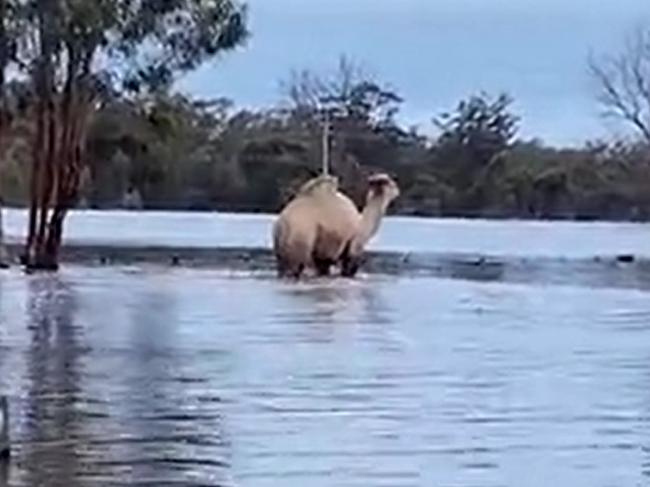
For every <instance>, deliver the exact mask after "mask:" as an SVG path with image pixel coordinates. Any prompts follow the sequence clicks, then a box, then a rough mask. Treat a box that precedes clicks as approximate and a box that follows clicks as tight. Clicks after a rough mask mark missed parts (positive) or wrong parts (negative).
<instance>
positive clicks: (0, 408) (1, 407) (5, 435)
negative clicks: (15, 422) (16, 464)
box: [0, 396, 11, 460]
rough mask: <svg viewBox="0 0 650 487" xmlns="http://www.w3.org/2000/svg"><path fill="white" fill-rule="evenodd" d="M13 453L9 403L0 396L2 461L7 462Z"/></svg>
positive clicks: (0, 457) (0, 446) (0, 448)
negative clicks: (10, 436)
mask: <svg viewBox="0 0 650 487" xmlns="http://www.w3.org/2000/svg"><path fill="white" fill-rule="evenodd" d="M10 453H11V447H10V445H9V403H8V402H7V398H6V397H4V396H0V460H7V459H8V458H9V455H10Z"/></svg>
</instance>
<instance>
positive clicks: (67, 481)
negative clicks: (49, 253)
mask: <svg viewBox="0 0 650 487" xmlns="http://www.w3.org/2000/svg"><path fill="white" fill-rule="evenodd" d="M649 298H650V294H649V293H647V292H644V291H640V290H622V289H608V288H605V289H593V288H587V287H579V286H572V287H566V286H530V285H514V284H504V283H501V282H498V281H495V282H473V281H467V280H447V279H432V278H404V277H402V278H398V277H391V276H366V277H362V278H361V279H358V280H356V281H343V280H335V281H322V280H316V281H309V282H304V283H300V284H290V283H284V282H279V281H277V280H275V279H273V278H272V277H271V276H260V277H255V276H252V275H250V274H248V273H232V272H224V271H214V270H197V269H164V268H152V267H148V268H146V269H140V268H137V267H132V268H119V267H118V268H87V267H77V266H72V267H66V268H65V269H64V270H63V271H62V272H61V273H60V274H59V275H52V276H49V275H34V276H24V275H23V274H21V273H20V272H19V271H18V270H10V271H8V272H6V273H3V274H0V323H2V325H1V326H0V390H1V391H3V392H5V393H6V394H8V395H9V396H10V399H11V406H12V416H13V418H14V421H13V424H12V437H13V438H14V441H15V451H14V460H13V463H12V465H11V467H10V469H9V471H8V472H6V475H7V476H8V479H7V481H10V482H11V484H10V485H17V486H35V485H48V486H62V487H63V486H70V487H76V486H91V485H92V486H94V485H212V486H220V485H223V486H230V485H246V486H249V485H253V486H267V485H269V486H270V485H283V486H303V485H309V486H332V485H337V486H348V485H349V486H356V485H358V486H361V485H373V486H383V485H386V486H387V485H390V486H411V485H412V486H416V485H418V486H419V485H454V486H462V487H469V486H478V485H480V486H522V485H523V486H540V487H541V486H546V485H548V482H549V481H552V482H554V483H556V484H557V485H572V486H577V487H582V486H584V487H593V486H609V485H612V486H613V485H615V486H636V485H644V484H645V483H646V482H647V481H648V472H649V471H650V469H649V468H648V465H650V457H649V456H648V451H649V450H648V449H649V448H650V443H649V440H648V438H649V433H650V431H649V428H648V419H649V418H650V395H648V384H649V382H648V380H649V378H650V354H648V349H647V343H650V299H649ZM1 484H2V482H0V485H1Z"/></svg>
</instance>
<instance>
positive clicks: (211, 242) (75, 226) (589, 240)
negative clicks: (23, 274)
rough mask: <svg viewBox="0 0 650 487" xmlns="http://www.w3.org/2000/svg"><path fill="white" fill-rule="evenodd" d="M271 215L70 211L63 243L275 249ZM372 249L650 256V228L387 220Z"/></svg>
mask: <svg viewBox="0 0 650 487" xmlns="http://www.w3.org/2000/svg"><path fill="white" fill-rule="evenodd" d="M273 220H274V216H273V215H264V214H260V215H251V214H229V213H213V212H204V213H203V212H201V213H199V212H153V211H152V212H129V211H90V210H88V211H73V212H71V214H70V216H69V217H68V219H67V220H66V226H65V232H64V238H65V240H66V241H74V242H76V243H88V244H114V245H126V246H150V245H154V246H166V247H176V246H180V247H185V246H186V247H199V248H206V247H208V248H210V247H219V246H226V247H228V246H233V247H270V246H271V227H272V224H273ZM5 227H6V233H7V236H8V238H9V240H17V239H24V236H25V229H26V228H27V214H26V212H25V211H24V210H15V209H8V210H5ZM369 248H370V249H371V250H388V251H400V252H428V253H470V254H474V253H482V254H488V255H493V256H506V257H512V256H518V257H547V258H548V257H552V258H558V257H562V258H585V257H586V258H591V257H594V256H612V255H619V254H634V255H637V256H644V257H650V224H643V223H608V222H589V223H577V222H553V221H523V220H498V221H496V220H465V219H436V218H404V217H388V218H386V219H385V220H384V222H383V224H382V226H381V228H380V230H379V233H378V234H377V235H376V236H375V238H373V240H372V241H371V242H370V245H369Z"/></svg>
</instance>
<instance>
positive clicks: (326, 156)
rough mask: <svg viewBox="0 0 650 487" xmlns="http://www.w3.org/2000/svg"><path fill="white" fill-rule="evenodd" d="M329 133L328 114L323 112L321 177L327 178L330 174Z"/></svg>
mask: <svg viewBox="0 0 650 487" xmlns="http://www.w3.org/2000/svg"><path fill="white" fill-rule="evenodd" d="M330 131H331V126H330V117H329V112H328V111H327V110H325V120H324V122H323V166H322V171H323V176H329V173H330Z"/></svg>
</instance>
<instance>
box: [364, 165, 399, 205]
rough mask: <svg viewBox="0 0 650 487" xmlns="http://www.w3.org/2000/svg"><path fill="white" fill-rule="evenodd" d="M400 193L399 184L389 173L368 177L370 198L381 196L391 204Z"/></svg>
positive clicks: (380, 197)
mask: <svg viewBox="0 0 650 487" xmlns="http://www.w3.org/2000/svg"><path fill="white" fill-rule="evenodd" d="M399 195H400V190H399V186H398V185H397V183H396V182H395V180H394V179H393V178H391V177H390V176H389V175H388V174H385V173H378V174H373V175H372V176H370V177H369V178H368V200H371V199H376V198H379V199H381V200H382V201H384V202H385V203H386V204H389V203H391V202H392V201H393V200H394V199H396V198H397V197H398V196H399Z"/></svg>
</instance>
